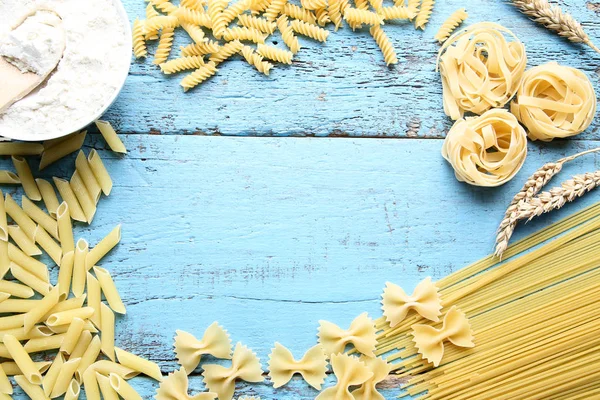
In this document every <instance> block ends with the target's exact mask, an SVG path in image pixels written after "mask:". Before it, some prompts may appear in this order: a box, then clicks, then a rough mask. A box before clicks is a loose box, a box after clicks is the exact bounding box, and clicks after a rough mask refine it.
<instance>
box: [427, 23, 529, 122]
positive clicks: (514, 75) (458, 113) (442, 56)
mask: <svg viewBox="0 0 600 400" xmlns="http://www.w3.org/2000/svg"><path fill="white" fill-rule="evenodd" d="M505 35H506V36H510V37H512V39H513V40H512V41H508V40H507V39H506V36H505ZM437 64H438V68H439V71H440V75H441V77H442V89H443V98H444V111H445V112H446V115H448V116H449V117H450V118H452V119H454V120H456V119H459V118H461V117H462V116H463V114H464V113H465V111H468V112H472V113H475V114H482V113H484V112H485V111H487V110H489V109H490V108H494V107H503V106H504V105H505V104H506V103H508V101H509V100H510V99H511V98H512V97H513V96H514V94H515V93H516V91H517V88H518V86H519V82H520V81H521V77H522V75H523V71H525V66H526V64H527V55H526V54H525V46H524V45H523V43H521V42H520V41H519V39H518V38H517V37H516V36H515V35H514V34H513V33H512V32H511V31H510V30H508V29H506V28H504V27H503V26H501V25H498V24H495V23H492V22H481V23H478V24H474V25H471V26H469V27H468V28H467V29H464V30H462V31H460V32H457V33H455V34H454V35H452V36H450V38H448V40H446V41H445V42H444V45H443V46H442V47H441V48H440V51H439V53H438V62H437Z"/></svg>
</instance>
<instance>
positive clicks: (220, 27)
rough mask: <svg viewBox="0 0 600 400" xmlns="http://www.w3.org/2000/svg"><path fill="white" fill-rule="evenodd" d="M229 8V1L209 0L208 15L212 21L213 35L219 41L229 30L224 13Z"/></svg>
mask: <svg viewBox="0 0 600 400" xmlns="http://www.w3.org/2000/svg"><path fill="white" fill-rule="evenodd" d="M225 7H227V0H209V1H208V15H209V16H210V20H211V21H212V33H213V36H214V37H216V38H217V39H221V38H222V37H223V34H224V33H225V29H226V28H227V21H226V20H225V16H224V15H223V11H224V10H225Z"/></svg>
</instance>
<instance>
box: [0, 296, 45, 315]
mask: <svg viewBox="0 0 600 400" xmlns="http://www.w3.org/2000/svg"><path fill="white" fill-rule="evenodd" d="M40 301H41V300H25V299H8V300H4V301H2V302H0V314H4V313H26V312H28V311H31V310H32V309H33V308H34V307H37V305H38V304H39V302H40Z"/></svg>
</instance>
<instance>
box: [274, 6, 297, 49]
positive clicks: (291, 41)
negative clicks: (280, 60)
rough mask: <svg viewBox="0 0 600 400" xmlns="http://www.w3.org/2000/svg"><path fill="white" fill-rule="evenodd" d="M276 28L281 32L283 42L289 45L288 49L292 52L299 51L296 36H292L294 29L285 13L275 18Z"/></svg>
mask: <svg viewBox="0 0 600 400" xmlns="http://www.w3.org/2000/svg"><path fill="white" fill-rule="evenodd" d="M277 29H279V32H281V37H282V39H283V42H284V43H285V44H286V46H287V47H289V49H290V51H291V52H292V53H294V54H296V53H298V52H299V51H300V43H299V42H298V38H297V37H296V36H294V31H293V30H292V27H291V26H290V24H289V22H288V17H287V15H281V16H279V18H277Z"/></svg>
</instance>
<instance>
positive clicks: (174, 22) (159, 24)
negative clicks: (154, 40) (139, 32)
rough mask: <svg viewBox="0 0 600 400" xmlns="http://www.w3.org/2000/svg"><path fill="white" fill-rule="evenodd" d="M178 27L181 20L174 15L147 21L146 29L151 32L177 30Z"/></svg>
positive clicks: (161, 16)
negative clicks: (167, 29)
mask: <svg viewBox="0 0 600 400" xmlns="http://www.w3.org/2000/svg"><path fill="white" fill-rule="evenodd" d="M178 26H179V19H178V18H177V17H176V16H174V15H160V16H158V17H154V18H151V19H149V20H147V21H146V28H147V29H149V30H159V29H164V28H177V27H178Z"/></svg>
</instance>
